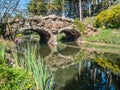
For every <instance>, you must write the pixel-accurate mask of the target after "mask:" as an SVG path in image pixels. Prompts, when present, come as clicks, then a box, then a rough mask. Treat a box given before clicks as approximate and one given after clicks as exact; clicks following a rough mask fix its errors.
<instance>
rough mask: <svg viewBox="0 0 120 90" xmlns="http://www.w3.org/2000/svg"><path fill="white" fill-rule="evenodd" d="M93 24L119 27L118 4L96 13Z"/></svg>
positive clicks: (119, 11) (119, 14)
mask: <svg viewBox="0 0 120 90" xmlns="http://www.w3.org/2000/svg"><path fill="white" fill-rule="evenodd" d="M94 26H96V27H102V26H105V27H106V28H120V4H119V5H117V6H113V7H111V8H109V9H107V10H104V11H102V12H101V13H100V14H98V15H97V17H96V20H95V23H94Z"/></svg>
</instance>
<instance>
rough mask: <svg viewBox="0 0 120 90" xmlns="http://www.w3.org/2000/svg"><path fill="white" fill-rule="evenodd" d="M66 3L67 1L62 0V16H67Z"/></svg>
mask: <svg viewBox="0 0 120 90" xmlns="http://www.w3.org/2000/svg"><path fill="white" fill-rule="evenodd" d="M64 4H65V1H64V0H62V16H63V17H65V6H64Z"/></svg>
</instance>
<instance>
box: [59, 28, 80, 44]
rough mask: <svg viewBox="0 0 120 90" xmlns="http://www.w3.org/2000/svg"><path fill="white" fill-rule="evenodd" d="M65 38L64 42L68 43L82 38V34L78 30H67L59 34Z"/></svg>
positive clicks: (62, 39)
mask: <svg viewBox="0 0 120 90" xmlns="http://www.w3.org/2000/svg"><path fill="white" fill-rule="evenodd" d="M63 33H64V36H63V37H62V38H61V41H62V42H67V41H76V40H77V39H78V38H79V37H80V33H79V32H78V31H77V30H73V29H66V30H62V31H60V32H59V34H63Z"/></svg>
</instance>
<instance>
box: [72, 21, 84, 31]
mask: <svg viewBox="0 0 120 90" xmlns="http://www.w3.org/2000/svg"><path fill="white" fill-rule="evenodd" d="M73 25H74V26H73V28H74V29H75V30H79V31H80V33H83V32H84V30H85V24H83V23H82V22H81V21H80V20H79V19H75V20H74V23H73Z"/></svg>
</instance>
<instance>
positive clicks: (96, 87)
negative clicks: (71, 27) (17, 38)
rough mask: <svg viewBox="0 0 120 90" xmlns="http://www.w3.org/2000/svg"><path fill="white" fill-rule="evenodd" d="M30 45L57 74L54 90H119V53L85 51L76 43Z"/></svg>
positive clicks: (34, 43)
mask: <svg viewBox="0 0 120 90" xmlns="http://www.w3.org/2000/svg"><path fill="white" fill-rule="evenodd" d="M31 44H32V45H33V46H34V45H36V47H37V52H38V53H37V55H40V56H41V57H42V58H44V60H45V61H46V63H47V64H48V66H49V67H50V68H51V70H52V71H54V73H55V90H87V89H88V90H120V86H119V84H120V72H119V71H120V55H119V54H113V53H110V52H109V53H108V52H104V53H103V52H100V51H97V50H95V49H94V50H91V49H90V50H88V49H87V50H86V49H84V50H83V49H81V47H78V46H77V44H76V43H59V44H58V45H47V44H41V45H40V44H39V43H36V42H33V43H31ZM23 45H25V43H24V44H23ZM20 48H23V47H20Z"/></svg>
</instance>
